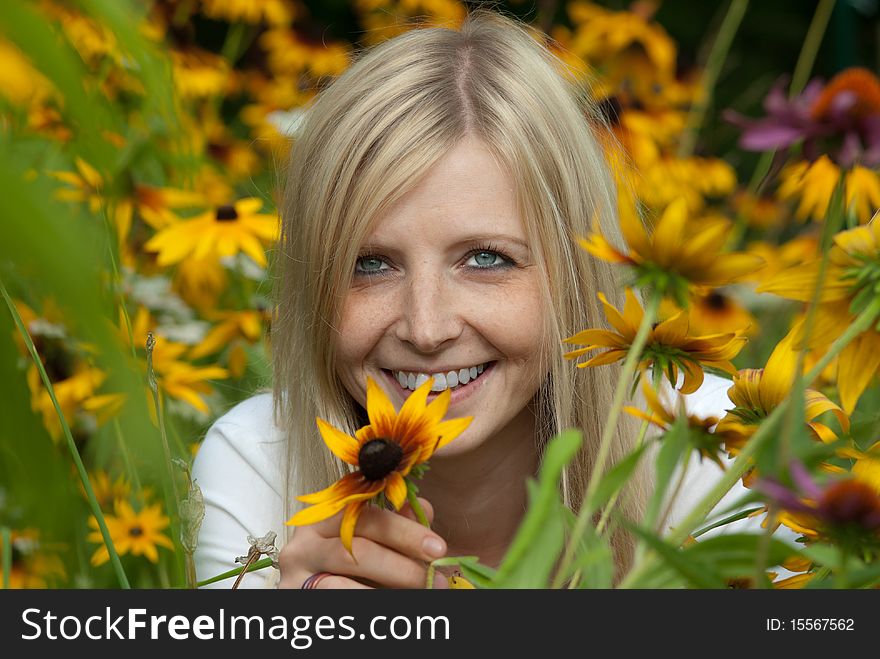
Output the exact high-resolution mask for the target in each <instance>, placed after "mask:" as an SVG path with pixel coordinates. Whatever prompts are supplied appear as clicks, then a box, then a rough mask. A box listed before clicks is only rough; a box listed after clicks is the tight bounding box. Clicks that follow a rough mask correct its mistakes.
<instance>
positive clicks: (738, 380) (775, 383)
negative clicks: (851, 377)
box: [716, 323, 849, 478]
mask: <svg viewBox="0 0 880 659" xmlns="http://www.w3.org/2000/svg"><path fill="white" fill-rule="evenodd" d="M800 327H801V325H800V323H798V324H796V325H795V327H794V328H792V330H791V331H790V332H789V333H788V334H787V335H786V336H785V338H784V339H783V340H782V341H780V342H779V343H778V344H777V345H776V347H775V348H774V349H773V352H772V353H771V354H770V358H769V359H768V360H767V365H766V366H765V367H764V368H749V369H743V370H741V371H738V372H737V373H736V375H734V376H733V386H732V387H731V388H730V389H728V390H727V395H728V397H729V398H730V400H731V402H732V403H733V404H734V405H735V406H736V407H735V408H734V409H733V410H731V411H729V412H728V413H727V414H726V415H725V416H724V418H723V419H721V421H720V422H719V423H718V427H717V428H716V432H719V433H724V434H725V435H726V436H727V440H726V448H727V450H728V451H729V452H730V454H731V455H736V454H737V453H739V450H740V449H741V448H742V446H743V445H744V444H745V443H746V442H747V441H748V440H749V438H750V437H751V436H752V435H753V434H754V433H755V432H756V431H757V429H758V425H759V424H760V423H761V421H762V420H763V419H764V418H766V417H767V416H768V415H769V414H770V413H771V412H772V411H773V410H774V409H776V407H777V406H778V405H779V404H780V403H781V402H782V401H783V400H785V398H786V397H787V396H788V395H789V393H790V392H791V387H792V383H793V382H794V378H795V370H796V368H797V359H798V353H797V351H796V350H793V343H794V340H795V337H796V336H797V334H798V332H800ZM804 395H805V401H804V404H805V406H804V422H805V423H806V424H807V426H809V428H810V430H811V431H812V432H813V434H814V435H815V437H816V438H817V439H819V440H821V441H823V442H832V441H834V440H836V439H837V435H836V434H835V433H834V431H833V430H831V428H829V427H828V426H826V425H825V424H823V423H819V422H818V421H816V419H817V418H818V417H819V416H821V415H822V414H824V413H825V412H831V413H833V414H834V416H835V417H837V421H838V423H839V424H840V427H841V428H842V429H843V431H844V432H848V431H849V416H847V414H846V412H844V411H843V410H842V409H841V408H840V406H838V405H836V404H835V403H834V402H832V401H831V400H830V399H829V398H828V397H827V396H825V395H824V394H823V393H821V392H819V391H816V390H815V389H807V390H806V391H805V392H804ZM750 478H754V474H751V475H750Z"/></svg>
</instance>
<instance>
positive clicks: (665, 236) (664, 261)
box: [579, 199, 764, 307]
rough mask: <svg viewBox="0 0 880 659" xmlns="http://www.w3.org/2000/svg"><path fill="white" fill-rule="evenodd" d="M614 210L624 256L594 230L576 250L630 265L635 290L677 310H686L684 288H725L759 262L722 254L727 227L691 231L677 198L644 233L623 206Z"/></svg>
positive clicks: (714, 224) (709, 225) (635, 216)
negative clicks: (669, 300)
mask: <svg viewBox="0 0 880 659" xmlns="http://www.w3.org/2000/svg"><path fill="white" fill-rule="evenodd" d="M619 206H620V228H621V231H622V232H623V237H624V239H625V240H626V243H627V245H628V247H629V251H628V252H627V253H624V252H621V251H620V250H619V249H618V248H617V247H615V246H614V245H612V244H611V243H610V242H609V241H608V240H607V239H606V238H605V237H604V236H603V235H602V234H601V233H599V232H598V231H595V232H594V233H592V234H590V235H589V236H587V237H586V238H583V239H580V240H579V243H580V245H581V247H583V248H584V249H585V250H586V251H588V252H589V253H590V254H592V255H593V256H596V257H597V258H600V259H602V260H604V261H610V262H611V263H621V264H625V265H629V266H631V267H632V268H633V270H634V271H635V273H636V277H637V279H636V281H637V283H638V284H639V285H642V286H648V285H650V286H654V287H656V288H657V289H658V290H660V291H662V292H663V293H664V294H667V295H670V296H672V297H673V298H674V299H675V300H676V302H678V304H679V305H680V306H682V307H686V306H687V305H688V301H687V293H688V289H689V287H690V286H692V285H696V286H710V287H716V286H721V285H724V284H728V283H730V282H731V281H733V280H734V279H736V278H738V277H742V276H743V275H745V274H747V273H750V272H753V271H755V270H757V269H758V268H760V267H761V266H762V265H763V263H764V262H763V260H762V259H761V258H760V257H758V256H755V255H753V254H745V253H723V251H722V250H723V247H724V244H725V242H726V241H727V236H728V233H729V232H730V224H729V223H728V222H723V221H711V222H704V223H701V224H700V225H699V227H698V228H697V227H696V226H695V225H694V223H693V222H690V223H689V221H688V213H687V207H686V204H685V201H684V200H682V199H677V200H676V201H674V202H672V203H671V204H669V205H668V206H667V207H666V209H665V210H664V211H663V214H662V216H661V217H660V219H659V220H658V221H657V224H656V225H655V226H654V230H653V231H652V232H651V233H650V234H649V233H648V232H647V231H646V229H645V227H643V226H642V223H641V220H640V219H639V217H638V214H637V213H636V210H635V208H633V207H632V205H631V204H630V203H629V202H627V201H626V200H625V199H621V203H620V204H619Z"/></svg>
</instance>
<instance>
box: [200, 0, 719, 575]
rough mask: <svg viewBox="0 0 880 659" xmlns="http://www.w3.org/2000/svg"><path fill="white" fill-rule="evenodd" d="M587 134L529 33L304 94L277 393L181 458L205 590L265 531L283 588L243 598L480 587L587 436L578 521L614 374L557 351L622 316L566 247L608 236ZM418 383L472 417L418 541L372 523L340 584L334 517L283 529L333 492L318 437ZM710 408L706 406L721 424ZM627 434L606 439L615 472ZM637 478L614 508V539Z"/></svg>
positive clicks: (287, 194) (573, 97) (280, 296)
mask: <svg viewBox="0 0 880 659" xmlns="http://www.w3.org/2000/svg"><path fill="white" fill-rule="evenodd" d="M602 130H603V128H602V124H601V121H600V119H599V117H598V116H597V114H596V112H595V110H594V108H593V106H592V105H591V104H590V101H589V97H588V94H587V93H586V92H585V91H584V90H583V89H581V88H580V87H578V86H577V85H574V84H572V83H571V82H569V79H568V78H567V77H566V75H565V70H564V68H563V65H562V64H561V62H560V61H559V60H558V59H557V58H556V57H555V56H553V55H552V54H551V53H550V52H549V51H548V50H547V49H546V48H545V47H544V46H543V45H541V43H539V41H538V40H537V39H536V38H534V37H533V36H532V34H531V33H530V32H529V29H528V28H527V27H526V26H524V25H522V24H520V23H518V22H516V21H514V20H511V19H507V18H505V17H503V16H501V15H499V14H497V13H494V12H488V11H482V10H478V11H475V12H472V13H471V14H470V15H469V16H468V18H467V19H466V20H465V22H464V24H463V25H462V26H461V27H460V29H445V28H423V29H414V30H412V31H409V32H407V33H404V34H402V35H401V36H398V37H396V38H394V39H392V40H390V41H387V42H385V43H383V44H381V45H379V46H376V47H375V48H373V49H372V50H370V51H368V52H366V53H364V54H363V55H362V56H361V57H360V58H359V59H358V61H357V62H356V63H355V64H354V65H353V66H351V68H349V69H348V70H347V71H346V72H345V73H344V74H343V75H342V76H340V77H339V78H338V79H337V80H335V81H334V82H333V83H332V84H331V85H329V86H328V87H327V88H326V89H324V90H323V91H322V92H321V93H320V94H319V95H318V97H317V98H316V100H315V101H314V103H313V104H312V105H311V106H310V107H309V108H308V111H307V114H306V116H305V119H304V121H303V123H302V125H301V126H300V129H299V131H298V133H297V135H296V137H295V141H294V143H293V146H292V151H291V159H290V164H289V168H288V171H287V172H286V185H285V189H284V203H283V209H282V237H281V241H280V244H279V246H278V251H277V259H276V260H277V280H276V292H277V300H276V302H277V313H276V316H275V319H274V321H273V326H272V355H273V364H274V378H275V379H274V392H273V394H272V395H269V394H263V395H261V396H256V397H254V398H251V399H249V400H247V401H245V402H244V403H242V404H240V405H239V406H237V407H236V408H235V409H233V410H232V411H231V412H229V413H228V414H227V415H226V416H224V417H223V418H222V419H220V420H219V421H217V423H216V424H215V425H214V426H213V427H212V428H211V430H210V431H209V433H208V435H207V437H206V439H205V442H204V445H203V447H202V449H201V451H200V453H199V455H198V457H197V459H196V465H195V475H196V477H197V479H198V481H199V484H200V486H201V488H202V491H203V493H204V496H205V502H206V507H207V516H206V518H205V521H204V523H203V526H202V531H201V537H200V546H199V549H198V551H197V554H196V559H197V568H198V576H199V578H200V579H204V578H206V577H209V576H213V575H214V574H217V573H220V572H222V571H224V570H228V569H230V568H231V567H233V565H232V564H231V561H232V560H233V558H234V557H235V556H238V555H242V554H244V553H246V550H247V543H246V540H245V538H246V536H247V535H248V534H250V535H253V536H261V535H263V534H265V533H266V532H267V531H269V530H274V531H275V532H276V533H277V534H278V547H279V548H281V556H280V574H279V573H276V571H274V570H266V571H263V572H258V573H254V574H252V575H248V576H247V577H245V580H244V582H243V583H244V585H250V586H260V585H277V586H280V587H290V588H300V587H303V585H304V584H305V585H306V586H307V587H313V586H317V587H320V588H365V587H393V588H402V587H422V586H423V585H424V579H425V566H426V563H427V562H428V561H430V560H432V559H434V558H437V557H439V556H443V555H477V556H479V557H480V559H481V561H482V562H484V563H486V564H488V565H497V564H498V562H499V561H500V560H501V558H502V557H503V555H504V552H505V550H506V548H507V546H508V544H509V542H510V540H511V539H512V537H513V534H514V532H515V531H516V528H517V526H518V524H519V522H520V521H521V519H522V515H523V512H524V510H525V508H526V505H527V499H526V489H525V481H526V479H527V477H529V476H532V475H534V474H535V473H536V471H537V469H538V467H539V465H540V462H541V457H542V452H543V448H544V446H545V444H546V442H547V441H548V439H550V438H551V437H552V436H553V435H554V434H555V433H556V432H557V431H559V430H561V429H565V428H569V427H577V428H580V429H582V431H583V432H584V437H585V442H584V446H583V448H582V450H581V452H580V453H579V454H578V455H577V457H576V458H575V460H574V461H573V463H572V464H571V465H570V467H569V468H568V470H567V471H566V473H565V476H564V482H563V487H564V496H565V500H566V504H567V505H569V506H570V507H571V508H573V509H575V510H577V508H578V505H579V499H580V497H581V496H582V493H583V492H584V490H585V488H586V485H587V480H588V475H589V473H590V470H591V468H592V464H593V456H594V454H595V451H596V446H597V442H598V439H599V437H600V435H601V430H602V424H603V423H604V419H605V415H606V413H607V411H608V409H609V406H610V404H611V396H612V392H613V390H614V386H615V383H616V377H617V373H618V369H617V368H616V367H615V366H605V367H601V368H596V369H577V368H574V365H573V364H572V363H571V362H566V361H565V360H564V359H563V358H562V356H561V355H562V351H563V344H562V340H563V339H564V338H565V337H567V336H571V335H573V334H574V333H576V332H577V331H578V330H579V329H582V328H584V327H588V326H592V327H596V326H599V325H601V324H602V323H603V322H604V321H603V319H602V318H601V315H600V313H599V305H598V304H597V301H596V292H597V291H603V292H604V293H605V294H606V295H607V296H608V298H609V300H611V301H612V303H615V304H618V306H619V305H620V303H621V299H622V289H623V286H622V282H621V281H620V280H619V278H618V277H619V275H618V272H617V271H616V270H615V269H613V268H612V267H610V266H608V265H607V264H605V263H602V262H600V261H598V260H596V259H594V258H592V257H590V256H588V255H587V254H586V253H585V252H584V251H583V250H582V249H581V248H580V247H579V246H578V245H577V242H576V238H577V237H578V236H583V235H586V234H587V233H589V230H590V228H591V223H592V221H593V219H594V218H598V219H599V221H600V222H601V223H602V231H603V233H604V235H606V236H612V237H615V236H617V235H618V230H617V228H616V221H615V219H614V218H615V211H614V209H615V205H616V204H615V194H616V193H615V189H614V186H613V183H612V178H611V176H610V175H609V172H608V168H607V165H606V162H605V159H604V157H603V152H602V148H601V147H600V141H601V140H600V137H601V136H600V134H599V132H600V131H602ZM601 139H604V138H601ZM429 376H442V377H435V381H434V388H435V390H440V389H442V388H444V387H452V388H453V392H452V396H451V403H450V406H449V410H448V412H447V418H454V417H464V416H473V417H474V420H473V422H472V423H471V424H470V426H469V427H468V428H467V429H466V430H465V431H464V432H463V433H462V434H461V435H460V436H459V437H458V438H456V439H455V440H454V441H452V442H451V443H449V444H447V445H446V446H444V447H443V448H442V449H440V450H439V451H438V452H437V453H436V454H435V455H434V457H433V458H432V459H431V461H430V465H431V468H430V470H429V471H428V472H427V473H426V475H425V476H424V477H423V479H422V480H421V481H419V488H420V494H421V496H422V497H423V499H422V502H423V505H424V506H425V508H426V509H427V513H428V517H429V518H430V519H431V521H432V526H431V529H430V530H429V529H427V528H425V527H424V526H422V525H420V524H419V523H418V522H417V521H415V516H414V515H413V512H412V510H410V509H409V507H408V506H405V507H404V508H403V509H401V511H399V512H395V511H393V510H383V509H379V508H378V507H373V506H368V507H366V508H364V510H363V512H362V513H361V516H360V519H359V521H358V523H357V526H356V529H355V538H354V542H353V547H354V551H355V554H356V556H357V557H358V561H357V563H355V561H353V560H352V558H351V556H350V555H349V553H348V552H347V551H346V550H345V548H344V547H343V545H342V543H341V541H340V537H339V528H340V518H341V513H339V514H337V515H335V516H334V517H331V518H329V519H327V520H325V521H323V522H320V523H317V524H313V525H309V526H300V527H291V526H286V525H285V524H284V522H285V521H286V520H288V519H289V518H290V517H291V515H292V514H293V513H295V512H296V508H295V506H299V507H302V505H303V504H299V503H298V502H297V501H296V499H295V497H296V496H297V495H300V494H305V493H308V492H315V491H317V490H319V489H323V488H325V487H327V486H328V485H330V484H331V483H333V482H334V481H336V480H337V479H338V478H340V477H341V476H342V475H344V474H345V473H347V469H346V465H345V463H343V462H342V461H341V460H339V459H337V458H336V457H335V456H333V455H332V454H331V453H330V451H328V450H327V448H326V446H325V444H324V442H323V441H322V440H321V437H320V435H319V433H318V431H317V427H316V422H315V418H316V417H320V418H321V419H324V420H325V421H327V422H328V423H330V424H331V425H333V426H335V427H336V428H339V429H341V430H343V431H344V432H347V433H349V434H350V435H352V436H353V435H354V432H355V431H356V430H357V429H358V428H359V427H361V426H363V425H365V424H366V423H367V417H366V414H365V411H364V410H365V407H366V387H367V377H369V378H372V379H373V380H374V381H375V382H377V383H379V384H380V386H381V387H382V388H383V389H384V390H385V391H386V392H387V393H388V395H389V397H390V399H391V400H392V402H393V403H394V404H395V406H396V407H397V408H398V409H399V408H400V406H401V405H402V403H403V401H404V400H405V399H406V398H407V396H408V395H410V393H411V391H412V390H413V389H414V388H415V387H416V386H417V385H418V384H421V383H422V382H423V381H424V379H425V378H427V377H429ZM438 380H439V382H438ZM726 386H727V383H725V382H724V381H721V380H718V379H713V378H708V379H707V384H706V385H705V386H704V390H703V391H704V393H705V392H706V391H707V390H711V391H709V392H708V393H709V394H710V398H711V399H712V401H713V402H712V405H714V406H715V408H716V409H715V411H716V412H720V411H721V410H722V409H723V408H724V406H725V405H727V399H726V396H724V393H723V392H724V389H726ZM695 396H697V397H699V396H700V394H699V393H698V394H696V395H695ZM713 396H714V398H712V397H713ZM727 406H729V405H727ZM637 423H638V422H636V421H635V420H633V419H630V418H628V417H626V416H625V415H624V417H623V418H621V421H620V424H619V428H618V429H617V435H616V438H615V443H614V446H613V449H612V452H611V455H610V458H609V460H610V462H609V464H613V463H614V462H615V461H616V460H617V459H619V458H620V457H622V456H623V455H625V453H626V452H627V451H628V450H629V448H630V447H631V445H632V442H634V441H635V438H636V436H637V434H638V425H637ZM649 473H650V471H649V469H648V468H645V469H643V470H642V471H641V472H639V473H638V474H637V477H636V478H634V479H633V480H632V482H631V483H630V485H629V486H628V487H627V488H626V490H625V492H624V495H623V496H622V497H621V498H620V501H619V504H618V505H619V510H620V511H622V512H623V514H624V515H626V516H627V517H629V518H631V519H638V518H639V517H640V515H641V513H642V511H643V508H644V505H645V501H646V498H647V497H648V496H649V493H650V482H649V476H648V475H649ZM696 478H698V479H699V478H703V479H705V478H711V475H707V474H704V475H703V476H702V477H701V476H699V475H698V474H697V475H696ZM692 482H694V481H693V480H692ZM612 546H613V550H614V553H615V557H616V561H617V567H618V570H619V573H620V572H622V571H624V570H625V569H626V567H627V565H628V564H629V562H630V560H631V558H632V550H633V538H632V537H631V536H629V535H628V534H626V533H624V532H622V531H618V532H616V533H615V534H614V535H613V537H612ZM314 575H319V577H320V578H319V580H318V581H316V579H315V576H314ZM444 582H445V580H443V579H438V585H439V586H441V587H442V585H443V584H444ZM229 583H230V582H225V583H221V584H218V585H219V586H221V587H228V586H229Z"/></svg>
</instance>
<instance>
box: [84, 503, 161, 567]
mask: <svg viewBox="0 0 880 659" xmlns="http://www.w3.org/2000/svg"><path fill="white" fill-rule="evenodd" d="M113 509H114V512H115V515H105V517H104V519H105V521H106V523H107V530H108V531H109V532H110V538H111V539H112V541H113V546H114V547H116V552H117V553H118V554H119V555H120V556H124V555H125V554H129V553H130V554H132V555H133V556H146V557H147V559H148V560H149V561H150V562H152V563H158V562H159V552H158V551H157V548H158V547H165V548H166V549H170V550H172V551H174V544H173V543H172V542H171V540H170V539H169V538H168V536H166V535H165V534H164V533H162V531H163V529H165V528H167V527H168V525H169V523H170V521H169V519H168V517H166V516H165V515H164V514H163V513H162V505H161V504H159V503H154V504H153V505H151V506H144V507H143V508H142V509H141V510H140V511H139V512H135V510H134V508H132V507H131V504H130V503H128V501H126V500H124V499H117V500H116V501H115V503H114V505H113ZM89 526H90V527H91V528H92V529H94V530H93V531H91V532H90V533H89V537H88V539H89V541H90V542H100V543H101V546H100V547H98V549H96V550H95V553H94V554H92V565H94V566H98V565H103V564H104V563H106V562H107V561H108V560H110V554H109V552H108V551H107V546H106V545H104V544H103V543H104V538H103V536H102V535H101V531H100V529H99V527H98V522H97V520H96V519H95V518H94V517H90V518H89Z"/></svg>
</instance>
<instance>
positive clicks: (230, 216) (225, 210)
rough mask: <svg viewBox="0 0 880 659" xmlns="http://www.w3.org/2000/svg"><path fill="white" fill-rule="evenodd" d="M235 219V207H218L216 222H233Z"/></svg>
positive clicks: (236, 216) (236, 214)
mask: <svg viewBox="0 0 880 659" xmlns="http://www.w3.org/2000/svg"><path fill="white" fill-rule="evenodd" d="M237 219H238V213H237V212H236V211H235V206H220V208H218V209H217V221H218V222H234V221H235V220H237Z"/></svg>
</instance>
